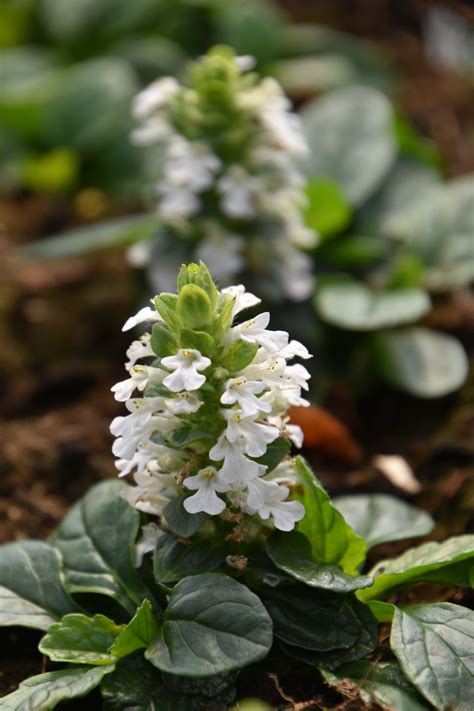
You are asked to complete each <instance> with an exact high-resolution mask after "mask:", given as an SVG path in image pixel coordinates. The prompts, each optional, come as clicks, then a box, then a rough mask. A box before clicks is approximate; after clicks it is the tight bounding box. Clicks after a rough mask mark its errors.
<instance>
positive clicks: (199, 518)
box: [163, 495, 209, 538]
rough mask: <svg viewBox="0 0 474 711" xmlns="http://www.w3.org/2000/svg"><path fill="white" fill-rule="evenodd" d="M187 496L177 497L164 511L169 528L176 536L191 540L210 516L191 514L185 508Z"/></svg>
mask: <svg viewBox="0 0 474 711" xmlns="http://www.w3.org/2000/svg"><path fill="white" fill-rule="evenodd" d="M185 498H186V495H183V496H177V497H175V498H174V499H172V500H171V501H170V503H169V504H168V505H167V506H166V508H165V510H164V511H163V516H164V518H165V519H166V523H167V526H168V528H169V529H170V531H171V532H172V533H174V534H175V535H176V536H181V537H182V538H189V537H190V536H192V535H194V534H195V533H196V531H198V530H199V529H200V528H201V526H202V525H203V523H205V521H207V519H208V518H209V514H206V513H198V514H190V513H188V512H187V511H186V509H185V508H184V506H183V501H184V499H185Z"/></svg>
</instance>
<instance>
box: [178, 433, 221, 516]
mask: <svg viewBox="0 0 474 711" xmlns="http://www.w3.org/2000/svg"><path fill="white" fill-rule="evenodd" d="M213 439H215V436H214V434H213V433H212V432H209V430H198V429H196V428H195V427H191V426H190V425H183V427H179V428H178V429H176V430H173V432H171V434H170V435H169V437H168V438H167V440H166V441H167V442H168V443H169V445H170V446H171V447H175V448H177V449H182V448H183V447H189V445H191V444H196V442H200V441H201V440H207V441H209V440H213ZM194 515H195V514H193V516H194Z"/></svg>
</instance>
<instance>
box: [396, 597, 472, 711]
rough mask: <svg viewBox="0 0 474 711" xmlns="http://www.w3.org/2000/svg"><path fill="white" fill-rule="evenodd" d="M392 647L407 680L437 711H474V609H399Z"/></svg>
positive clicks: (444, 606)
mask: <svg viewBox="0 0 474 711" xmlns="http://www.w3.org/2000/svg"><path fill="white" fill-rule="evenodd" d="M390 644H391V647H392V649H393V651H394V653H395V654H396V656H397V658H398V661H399V662H400V665H401V667H402V669H403V672H404V674H405V676H406V677H408V679H410V681H411V682H412V683H413V684H414V686H416V688H417V689H418V690H419V691H420V692H421V693H422V694H423V696H424V697H425V698H426V699H428V701H430V702H431V703H432V704H433V706H434V707H435V708H437V709H456V711H471V709H472V700H473V698H474V652H473V650H474V612H472V610H468V609H466V608H465V607H461V606H460V605H452V604H451V603H449V602H445V603H439V604H436V605H411V606H409V607H404V608H403V609H397V610H396V612H395V616H394V618H393V623H392V632H391V635H390Z"/></svg>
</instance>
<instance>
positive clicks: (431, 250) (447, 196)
mask: <svg viewBox="0 0 474 711" xmlns="http://www.w3.org/2000/svg"><path fill="white" fill-rule="evenodd" d="M473 192H474V178H473V176H472V175H466V176H463V177H461V178H457V179H456V180H452V181H451V182H450V183H447V184H441V185H438V186H434V187H433V188H432V189H431V190H427V191H425V192H424V193H423V194H422V195H421V196H420V198H419V199H418V200H416V201H411V202H409V203H408V205H407V206H406V207H405V209H401V210H398V211H397V212H396V213H394V214H393V215H392V216H391V218H390V219H389V220H386V222H385V224H384V233H385V234H386V235H387V236H389V237H392V238H394V239H397V240H400V241H402V242H403V244H404V245H405V246H406V247H408V248H409V249H410V250H412V251H413V252H414V254H415V255H417V256H418V257H420V258H421V260H422V262H423V263H424V265H425V269H426V285H427V287H428V288H429V289H432V290H436V291H445V290H447V289H457V288H461V287H463V286H467V285H468V284H469V283H470V282H471V281H472V280H473V279H474V256H473V251H472V244H473V241H474V201H473V200H472V194H473Z"/></svg>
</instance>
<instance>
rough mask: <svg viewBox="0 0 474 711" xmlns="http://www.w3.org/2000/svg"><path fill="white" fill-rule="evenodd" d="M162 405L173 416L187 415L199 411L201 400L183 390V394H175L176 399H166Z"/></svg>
mask: <svg viewBox="0 0 474 711" xmlns="http://www.w3.org/2000/svg"><path fill="white" fill-rule="evenodd" d="M164 404H165V407H166V408H167V410H169V412H172V413H173V414H175V415H183V414H184V415H185V414H188V415H189V414H192V413H193V412H197V411H198V410H199V408H200V407H201V405H202V400H200V399H199V398H198V397H196V395H194V394H193V393H190V392H187V391H186V390H183V392H179V393H177V394H176V397H173V398H167V399H166V400H165V401H164Z"/></svg>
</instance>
